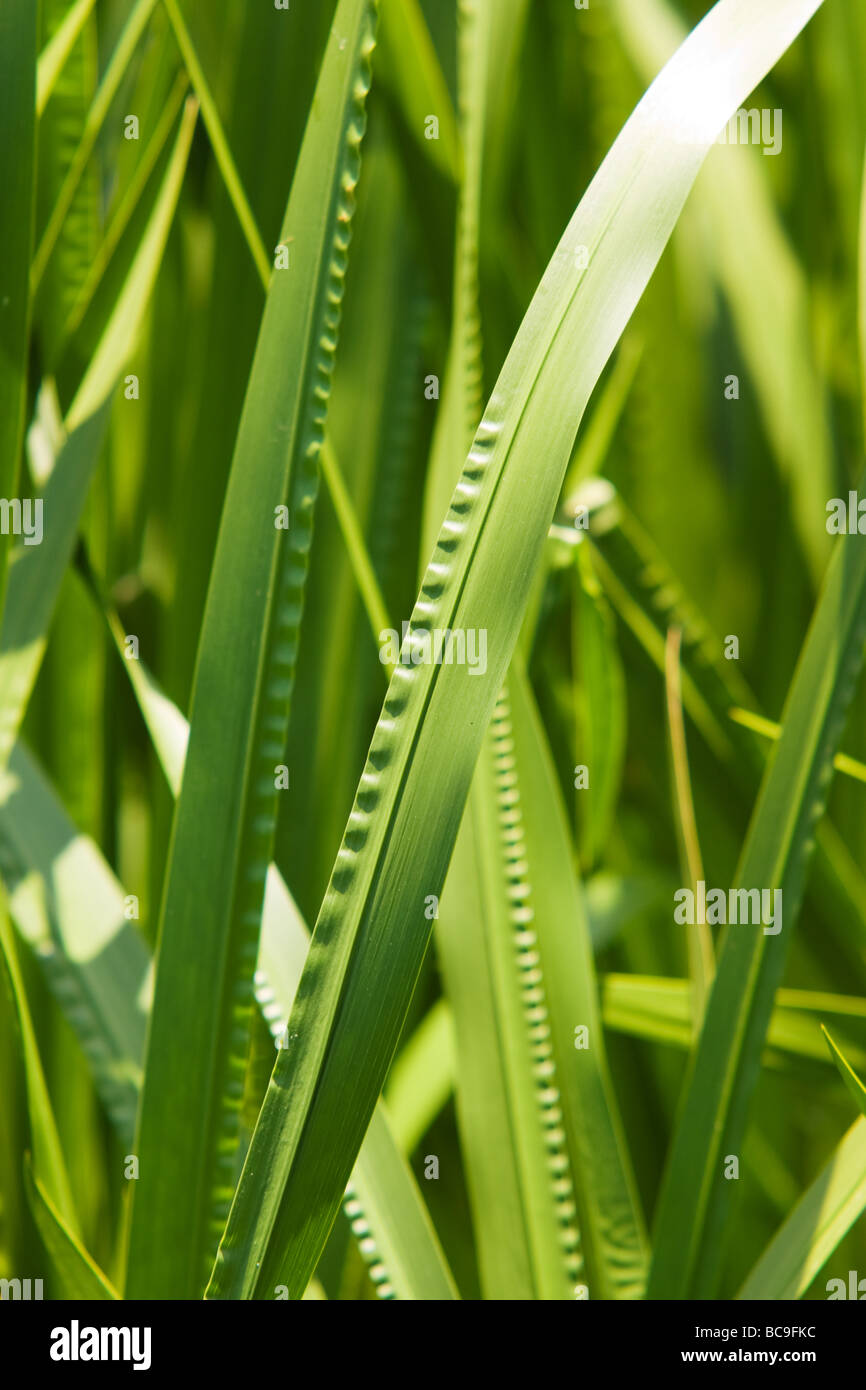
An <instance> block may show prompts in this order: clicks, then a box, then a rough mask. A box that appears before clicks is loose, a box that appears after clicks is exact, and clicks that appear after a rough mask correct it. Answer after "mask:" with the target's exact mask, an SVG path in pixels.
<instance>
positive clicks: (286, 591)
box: [126, 0, 375, 1298]
mask: <svg viewBox="0 0 866 1390" xmlns="http://www.w3.org/2000/svg"><path fill="white" fill-rule="evenodd" d="M374 13H375V11H374V7H373V5H372V4H371V3H370V2H369V0H341V3H340V6H339V7H338V10H337V13H336V16H335V19H334V24H333V27H332V30H331V37H330V40H329V45H328V50H327V53H326V56H325V60H324V63H323V66H322V71H321V75H320V78H319V83H318V87H317V92H316V97H315V99H314V102H313V107H312V111H311V115H310V121H309V123H308V126H307V131H306V134H305V137H304V143H303V147H302V150H301V155H300V159H299V162H298V166H297V170H296V173H295V178H294V181H293V185H292V191H291V196H290V198H289V205H288V209H287V212H286V217H285V222H284V225H283V231H282V237H281V245H283V246H285V247H286V248H288V253H289V254H288V268H285V269H284V268H277V269H276V270H275V271H274V274H273V277H272V280H271V286H270V290H269V292H268V298H267V304H266V307H265V313H264V317H263V320H262V326H261V330H260V333H259V340H258V345H257V348H256V354H255V358H254V361H253V366H252V371H251V373H250V378H249V383H248V387H247V395H246V401H245V406H244V411H243V415H242V418H241V425H240V429H239V432H238V438H237V442H236V445H235V454H234V460H233V464H232V470H231V476H230V480H229V486H228V491H227V494H226V499H225V504H224V508H223V519H222V524H221V527H220V533H219V539H218V543H217V551H216V557H215V561H214V568H213V572H212V577H211V584H210V589H209V593H208V602H207V608H206V611H205V618H204V624H203V627H202V632H201V636H200V639H199V649H198V657H197V666H196V676H195V684H194V689H193V697H192V708H191V716H190V742H189V749H188V752H187V758H186V765H185V770H184V780H183V785H182V787H181V794H180V799H179V801H178V806H177V811H176V815H175V824H174V830H173V834H172V845H171V852H170V860H169V867H168V874H167V881H166V889H165V897H164V901H163V909H162V915H161V924H160V938H159V956H158V964H157V979H156V993H155V998H154V1008H153V1017H152V1024H151V1032H150V1037H149V1044H148V1054H147V1063H146V1068H145V1086H144V1091H143V1095H142V1107H141V1115H140V1125H139V1139H138V1153H139V1158H140V1164H141V1170H140V1171H141V1177H140V1179H139V1181H138V1183H137V1184H136V1191H135V1197H134V1202H133V1209H132V1221H131V1228H130V1240H129V1259H128V1280H127V1289H126V1292H127V1296H129V1297H153V1296H155V1295H156V1294H157V1293H158V1295H159V1296H160V1297H178V1298H184V1297H186V1298H190V1297H196V1296H198V1295H199V1294H200V1293H201V1292H202V1289H203V1286H204V1283H205V1281H206V1276H207V1270H208V1268H209V1266H210V1263H211V1260H212V1258H213V1254H214V1251H215V1249H216V1244H217V1241H218V1239H219V1234H220V1231H221V1230H222V1226H223V1223H224V1220H225V1216H226V1214H227V1212H228V1205H229V1202H230V1199H231V1194H232V1190H233V1186H234V1165H235V1154H236V1149H237V1144H238V1137H239V1124H238V1117H239V1105H240V1101H241V1096H242V1091H243V1084H242V1078H243V1070H244V1065H245V1058H246V1038H247V1030H248V1020H249V1016H250V1010H251V1007H252V1000H253V996H252V975H253V968H254V964H255V957H256V949H257V938H258V932H259V924H260V920H261V911H262V902H263V897H264V888H265V877H266V873H267V866H268V862H269V860H270V857H271V847H272V844H273V836H274V826H275V821H276V809H277V797H278V792H277V790H276V787H277V781H276V776H275V772H276V770H277V769H278V766H279V765H280V764H281V762H282V758H283V750H284V747H285V736H286V726H287V723H288V715H289V704H290V699H291V693H292V687H293V683H294V671H295V659H296V652H297V641H298V627H299V622H300V617H301V609H302V603H303V592H304V584H305V580H306V573H307V556H308V552H309V547H310V543H311V524H312V514H313V507H314V503H315V498H316V492H317V485H318V470H317V456H318V453H319V448H320V445H321V441H322V437H323V427H324V415H325V405H326V402H327V397H328V388H329V384H330V376H331V369H332V364H333V359H334V354H335V349H336V340H337V333H338V328H339V305H340V299H341V296H342V287H343V276H344V273H345V268H346V260H347V256H346V253H347V249H348V226H349V222H350V219H351V214H352V207H353V201H354V194H353V190H354V186H355V184H356V182H357V178H358V173H359V167H360V156H359V147H360V142H361V138H362V134H363V128H364V99H365V96H366V92H367V88H368V86H369V67H370V54H371V51H372V48H373V42H374V40H373V24H374ZM281 508H282V509H285V508H288V519H289V529H288V531H285V530H283V529H278V526H277V522H278V519H279V518H280V509H281ZM204 824H207V826H208V834H207V836H203V835H202V830H201V828H202V826H203V825H204ZM203 908H204V911H205V920H206V921H207V930H206V931H205V932H204V933H203V932H202V930H201V913H202V910H203ZM193 1003H194V1007H193ZM178 1051H179V1052H180V1053H181V1055H182V1056H183V1057H184V1059H185V1064H184V1066H183V1067H182V1068H180V1069H179V1068H178V1067H177V1064H176V1060H175V1059H176V1056H177V1054H178ZM346 1178H348V1173H347V1174H346ZM310 1272H312V1271H310ZM301 1292H303V1290H302V1291H301Z"/></svg>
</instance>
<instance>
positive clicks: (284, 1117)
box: [208, 0, 818, 1298]
mask: <svg viewBox="0 0 866 1390" xmlns="http://www.w3.org/2000/svg"><path fill="white" fill-rule="evenodd" d="M817 8H818V0H792V2H790V3H785V0H772V3H770V4H767V5H765V6H763V7H762V9H761V11H760V12H757V13H756V12H755V10H754V7H753V6H752V5H749V4H746V3H743V0H722V3H721V4H720V5H718V6H717V7H716V8H715V9H714V10H713V11H712V12H711V13H710V14H709V15H708V16H707V18H706V19H705V20H704V21H703V22H702V23H701V24H700V25H699V26H698V28H697V29H696V30H695V31H694V32H693V34H692V35H691V36H690V37H689V39H688V40H687V41H686V43H685V44H684V45H683V47H682V48H681V49H680V50H679V52H678V53H677V55H676V56H675V58H674V59H673V60H672V61H671V63H670V64H669V65H668V67H667V68H666V69H665V70H664V72H663V73H662V74H661V75H660V77H659V79H657V81H656V82H655V83H654V84H653V86H652V88H650V90H649V92H648V93H647V95H646V96H645V97H644V99H643V101H642V102H641V103H640V105H639V106H638V108H637V110H636V111H635V113H634V114H633V116H632V118H631V120H630V121H629V122H628V124H627V125H626V127H625V129H624V130H623V132H622V134H621V135H620V137H619V139H618V140H617V142H616V144H615V145H614V147H613V149H612V150H611V152H610V154H609V155H608V158H607V159H606V160H605V163H604V165H603V166H602V169H601V170H600V171H599V173H598V175H597V176H596V178H595V180H594V181H593V183H592V185H591V186H590V189H589V190H588V192H587V194H586V196H585V197H584V199H583V200H582V202H581V204H580V206H579V207H578V210H577V212H576V213H575V215H574V217H573V219H572V221H571V223H570V224H569V227H568V228H567V230H566V232H565V234H564V236H563V239H562V241H561V243H560V246H559V248H558V250H557V252H556V253H555V254H554V256H553V259H552V261H551V262H550V265H549V267H548V269H547V271H546V273H545V275H544V277H543V279H542V283H541V286H540V287H539V290H538V292H537V294H536V296H535V299H534V300H533V303H532V304H531V306H530V308H529V311H528V313H527V315H526V318H525V319H524V322H523V325H522V327H521V330H520V332H519V333H518V336H517V339H516V340H515V343H514V345H513V347H512V350H511V352H510V354H509V357H508V359H507V361H506V364H505V366H504V368H503V371H502V373H501V374H500V378H499V381H498V383H497V385H496V387H495V389H494V392H493V395H492V397H491V400H490V402H489V404H488V408H487V411H486V412H485V416H484V418H483V420H482V422H481V425H480V427H479V430H478V433H477V434H476V439H475V443H474V444H473V448H472V450H471V451H470V455H469V459H468V461H467V465H466V468H465V470H464V474H463V477H462V479H461V481H460V483H459V484H458V487H457V490H456V492H455V495H454V498H453V501H452V506H451V509H450V511H449V514H448V517H447V518H446V521H445V523H444V526H443V529H442V531H441V533H440V538H439V542H438V544H437V548H436V551H435V553H434V557H433V560H432V561H431V564H430V566H429V567H428V570H427V573H426V575H425V579H424V583H423V584H422V589H421V595H420V597H419V600H418V602H417V603H416V607H415V611H414V614H413V622H412V626H413V630H414V634H415V635H414V638H413V639H410V640H413V641H414V643H416V644H417V641H418V629H423V630H425V631H429V630H430V629H434V630H435V629H439V630H440V631H441V630H446V629H447V630H448V631H453V630H454V629H458V630H463V631H464V632H465V631H466V630H469V631H470V632H471V631H474V632H482V631H483V632H484V633H485V634H486V637H487V651H488V654H489V660H488V662H487V669H486V671H485V672H484V673H483V675H481V676H480V678H479V679H475V680H473V679H471V678H467V672H466V670H465V669H461V668H460V667H459V666H457V665H453V664H451V665H449V664H443V665H441V666H439V665H436V664H430V665H424V664H418V665H413V667H412V668H411V669H410V668H408V667H406V666H401V667H398V669H397V670H396V671H395V674H394V676H393V678H392V681H391V685H390V687H389V693H388V696H387V698H386V701H385V707H384V711H383V715H382V718H381V721H380V724H379V726H378V728H377V730H376V733H375V735H374V738H373V743H372V746H371V749H370V755H369V758H368V763H367V767H366V769H365V772H364V774H363V776H362V779H361V783H360V786H359V790H358V795H357V799H356V805H355V809H354V810H353V813H352V816H351V817H350V821H349V825H348V828H347V834H346V838H345V840H344V844H343V847H342V849H341V851H340V854H339V856H338V859H337V863H336V865H335V869H334V874H333V876H332V880H331V885H330V887H329V890H328V893H327V895H326V898H325V902H324V904H323V907H322V911H321V913H320V916H319V920H318V923H317V926H316V931H315V933H314V936H313V941H312V944H311V947H310V955H309V958H308V962H307V966H306V968H305V971H304V975H303V977H302V979H301V984H300V987H299V990H298V996H297V999H296V1003H295V1008H294V1010H293V1015H292V1021H291V1027H290V1032H291V1033H295V1034H297V1039H296V1040H295V1045H294V1046H292V1047H289V1048H288V1049H286V1050H284V1051H282V1052H281V1054H280V1055H279V1057H278V1058H277V1063H276V1066H275V1069H274V1074H273V1076H272V1079H271V1083H270V1086H269V1089H268V1093H267V1095H266V1098H265V1102H264V1105H263V1107H262V1111H261V1114H260V1117H259V1122H258V1125H257V1127H256V1131H255V1134H254V1136H253V1140H252V1143H251V1146H250V1150H249V1153H248V1155H247V1160H246V1163H245V1166H244V1171H243V1173H242V1175H241V1179H240V1183H239V1186H238V1188H237V1192H236V1195H235V1199H234V1202H233V1205H232V1210H231V1213H230V1216H229V1220H228V1223H227V1227H226V1231H225V1234H224V1237H223V1240H222V1242H221V1245H220V1251H219V1256H218V1259H217V1263H216V1265H215V1267H214V1272H213V1275H212V1278H211V1283H210V1286H209V1290H208V1296H209V1297H212V1298H239V1297H240V1298H249V1297H258V1298H268V1297H271V1296H272V1291H273V1287H274V1285H275V1284H277V1283H281V1284H285V1285H286V1286H287V1287H288V1289H289V1292H290V1297H293V1298H300V1297H301V1296H302V1294H303V1291H304V1288H305V1287H306V1284H307V1282H308V1279H309V1275H310V1273H311V1271H312V1269H313V1267H314V1265H315V1262H316V1260H317V1258H318V1255H319V1252H320V1250H321V1248H322V1245H323V1243H324V1241H325V1239H326V1237H327V1234H328V1231H329V1230H330V1227H331V1224H332V1222H333V1219H334V1215H335V1213H336V1211H337V1209H338V1207H339V1203H340V1199H341V1196H342V1192H343V1189H344V1186H345V1183H346V1180H347V1178H348V1168H349V1165H350V1163H351V1155H352V1154H354V1153H356V1152H357V1149H358V1148H359V1146H360V1143H361V1140H362V1138H363V1134H364V1131H365V1129H366V1126H367V1124H368V1122H369V1118H370V1115H371V1114H372V1110H373V1107H374V1104H375V1100H376V1096H377V1095H378V1093H379V1090H380V1088H381V1085H382V1082H383V1080H384V1075H385V1072H386V1070H387V1067H388V1064H389V1062H390V1059H391V1057H392V1055H393V1052H394V1049H395V1047H396V1043H397V1038H398V1036H399V1032H400V1029H401V1027H402V1024H403V1020H404V1018H405V1014H406V1009H407V1006H408V1003H409V1000H410V999H411V994H412V990H413V987H414V984H415V981H416V979H417V976H418V971H419V969H420V966H421V963H422V961H423V956H424V952H425V949H426V946H427V941H428V938H429V931H430V921H429V919H428V918H427V917H426V916H425V912H424V906H425V898H427V897H429V895H431V894H432V895H433V896H438V894H439V893H440V892H441V887H442V882H443V880H444V876H445V871H446V868H447V864H448V860H449V858H450V855H451V851H452V849H453V844H454V840H455V838H456V835H457V830H458V826H459V821H460V816H461V813H462V810H463V806H464V803H465V800H466V796H467V793H468V789H469V785H470V782H471V778H472V773H473V770H474V765H475V762H476V759H477V754H478V750H479V747H480V744H481V740H482V737H483V733H484V729H485V728H486V724H487V721H488V719H489V717H490V714H491V712H492V708H493V703H494V701H495V698H496V694H497V691H498V689H499V687H500V686H501V683H502V680H503V678H504V676H505V671H506V669H507V665H508V662H509V660H510V658H511V654H512V651H513V648H514V645H515V643H516V641H517V637H518V633H519V628H520V622H521V618H522V613H523V608H524V605H525V602H526V599H527V596H528V591H529V587H530V583H531V579H532V573H533V569H534V567H535V564H536V563H537V560H538V557H539V554H540V552H541V549H542V547H543V544H544V538H545V536H546V533H547V528H548V526H549V523H550V519H551V516H552V513H553V510H554V507H555V503H556V498H557V496H558V493H559V489H560V486H561V483H562V479H563V476H564V474H565V470H566V467H567V463H568V458H569V456H570V453H571V446H572V442H573V439H574V434H575V430H576V427H577V424H578V422H579V420H580V417H581V414H582V412H583V409H584V408H585V405H586V401H587V399H588V397H589V394H590V392H591V390H592V388H593V386H594V384H595V382H596V380H597V378H598V375H599V373H600V371H601V369H602V367H603V366H604V364H605V362H606V361H607V359H608V357H609V355H610V353H611V351H612V350H613V347H614V346H615V344H616V342H617V340H618V338H619V336H620V334H621V332H622V330H623V328H624V327H625V324H626V323H627V321H628V319H629V317H630V315H631V313H632V311H633V309H634V306H635V303H636V302H637V300H638V298H639V297H640V294H641V293H642V291H643V289H644V287H645V285H646V283H647V280H648V279H649V276H650V275H651V273H652V271H653V269H654V266H655V264H656V262H657V260H658V258H659V256H660V254H661V251H662V249H663V247H664V244H665V242H666V240H667V238H668V236H669V235H670V232H671V230H672V228H673V225H674V224H675V222H676V219H677V216H678V215H679V212H680V210H681V208H682V206H683V203H684V201H685V198H686V196H687V194H688V190H689V188H690V186H691V183H692V181H693V179H694V177H695V175H696V173H697V171H698V169H699V167H700V165H701V163H702V160H703V158H704V156H705V154H706V152H707V150H708V148H709V145H710V143H711V142H712V140H713V139H714V138H715V134H716V133H717V132H718V130H719V129H720V127H721V126H722V125H723V123H724V121H725V119H727V117H728V116H729V115H730V112H731V109H732V107H735V106H736V104H737V102H738V101H739V100H741V99H743V98H744V97H745V95H746V94H747V93H748V92H749V91H751V90H752V88H753V87H754V86H755V84H756V83H757V81H759V80H760V78H761V77H762V76H763V74H764V73H765V71H766V70H767V68H768V67H770V66H771V65H772V64H773V63H774V62H775V61H776V59H777V58H778V57H779V55H780V54H781V53H782V52H783V51H784V49H785V48H786V47H787V46H788V44H789V43H790V42H791V41H792V40H793V39H794V38H795V37H796V35H797V33H798V32H799V30H800V29H801V28H802V26H803V25H804V24H805V23H806V22H807V20H808V19H809V18H810V17H811V15H812V14H813V13H814V11H815V10H816V9H817ZM684 108H685V109H686V110H688V111H689V112H690V114H691V119H692V122H693V125H692V129H691V130H690V131H689V132H687V134H688V135H689V136H690V142H689V143H686V142H685V141H679V140H678V139H677V138H676V137H677V135H678V134H679V133H681V132H682V131H683V110H684ZM576 250H577V251H578V252H579V253H580V254H579V256H578V257H576V255H575V251H576ZM584 252H587V253H588V254H587V255H586V256H584ZM566 383H568V389H567V390H566V389H565V384H566ZM416 649H417V648H416ZM455 730H460V731H461V734H460V737H459V739H452V738H451V734H452V733H453V731H455ZM446 735H447V738H448V744H447V747H448V751H447V756H446V755H445V748H446V743H445V739H446ZM431 801H432V804H435V805H436V806H437V824H436V827H435V833H430V825H429V807H430V805H431ZM371 1000H375V1001H376V1013H375V1015H374V1016H371V1009H370V1001H371ZM359 1036H363V1037H364V1038H365V1039H366V1040H367V1046H366V1049H365V1053H364V1058H363V1065H361V1066H359V1059H358V1038H359ZM337 1131H339V1133H340V1140H341V1142H340V1150H339V1152H338V1151H337V1148H336V1146H335V1135H336V1133H337Z"/></svg>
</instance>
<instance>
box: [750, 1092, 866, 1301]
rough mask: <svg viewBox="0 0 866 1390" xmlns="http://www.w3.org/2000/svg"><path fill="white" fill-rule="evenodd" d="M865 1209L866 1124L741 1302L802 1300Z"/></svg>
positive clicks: (808, 1194)
mask: <svg viewBox="0 0 866 1390" xmlns="http://www.w3.org/2000/svg"><path fill="white" fill-rule="evenodd" d="M864 1209H866V1119H859V1120H857V1121H855V1123H854V1124H853V1125H852V1126H851V1128H850V1129H849V1131H848V1133H847V1134H846V1135H845V1137H844V1139H842V1141H841V1142H840V1144H839V1146H838V1148H837V1149H836V1150H835V1151H834V1153H833V1155H832V1157H831V1158H830V1160H829V1162H828V1163H826V1164H825V1166H824V1167H823V1168H822V1170H821V1172H820V1173H819V1175H818V1177H817V1178H816V1179H815V1181H814V1182H813V1183H812V1184H811V1186H810V1187H809V1188H807V1190H806V1191H805V1192H804V1193H803V1196H802V1197H801V1198H800V1201H799V1202H798V1203H797V1205H796V1206H795V1208H794V1210H793V1211H792V1212H791V1214H790V1216H789V1217H788V1218H787V1220H786V1221H785V1222H784V1223H783V1224H782V1226H780V1228H779V1230H778V1231H777V1232H776V1234H775V1236H774V1237H773V1239H772V1240H771V1242H770V1244H769V1245H768V1246H767V1249H766V1250H765V1251H764V1253H763V1255H762V1256H761V1258H760V1259H759V1260H758V1262H757V1264H756V1265H755V1267H754V1269H753V1270H752V1271H751V1273H750V1274H749V1276H748V1278H747V1279H746V1281H745V1283H744V1284H743V1286H742V1288H741V1289H740V1291H739V1293H738V1294H737V1298H744V1299H773V1300H776V1299H792V1298H802V1296H803V1294H804V1293H805V1292H806V1290H807V1289H808V1288H809V1285H810V1284H811V1283H812V1281H813V1279H814V1278H815V1276H816V1274H817V1273H818V1272H819V1270H820V1269H821V1268H822V1267H823V1265H825V1264H826V1263H827V1260H828V1259H829V1258H830V1256H831V1255H832V1253H833V1251H834V1250H835V1249H836V1246H837V1245H838V1244H839V1242H840V1241H841V1240H842V1239H843V1237H844V1236H845V1235H846V1234H847V1232H848V1231H849V1230H850V1229H851V1227H852V1226H853V1224H854V1222H855V1221H856V1220H857V1218H858V1217H859V1216H860V1215H861V1214H862V1212H863V1211H864ZM846 1274H847V1271H846ZM846 1282H847V1281H846ZM828 1287H829V1286H828Z"/></svg>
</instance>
